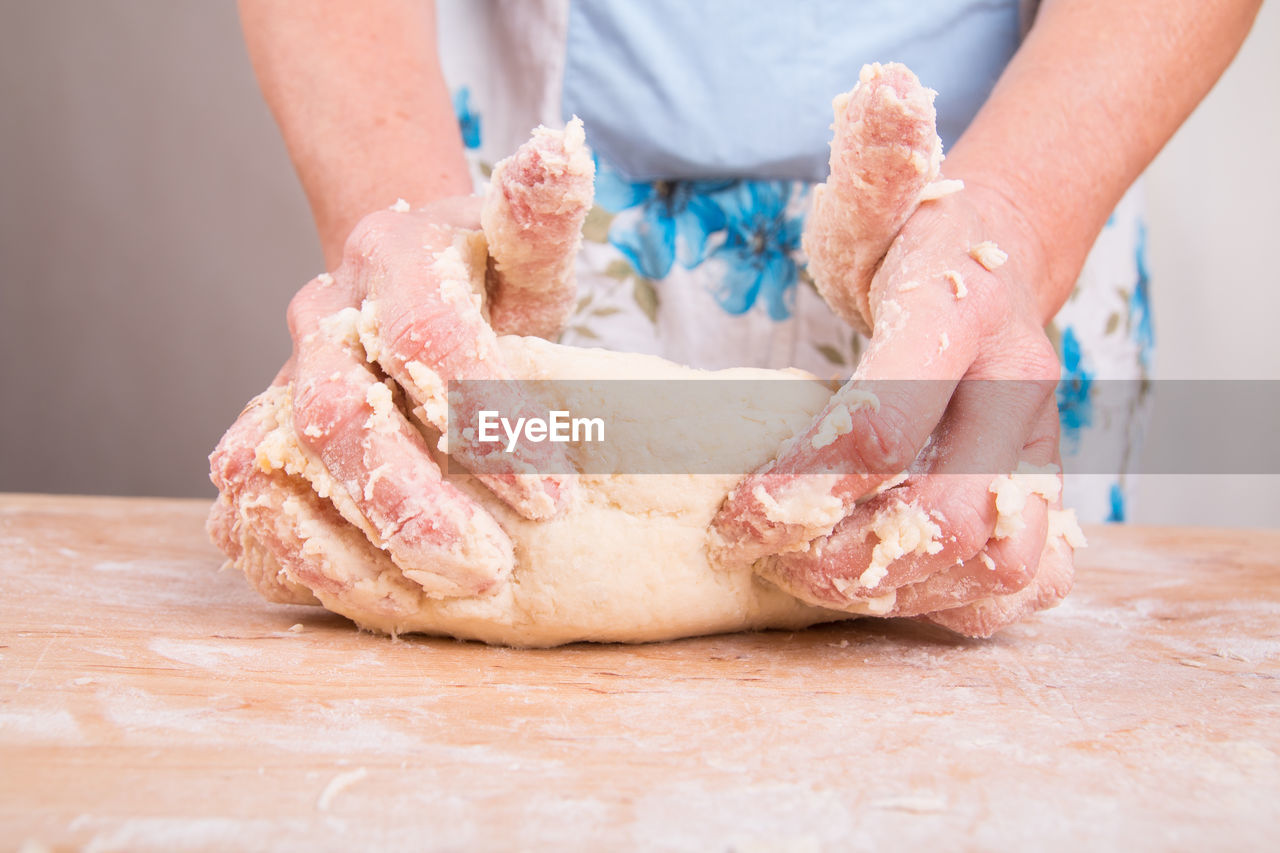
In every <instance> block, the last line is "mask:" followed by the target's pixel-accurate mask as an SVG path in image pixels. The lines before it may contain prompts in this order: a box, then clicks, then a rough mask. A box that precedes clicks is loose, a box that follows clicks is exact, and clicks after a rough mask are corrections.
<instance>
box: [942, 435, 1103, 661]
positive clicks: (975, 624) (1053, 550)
mask: <svg viewBox="0 0 1280 853" xmlns="http://www.w3.org/2000/svg"><path fill="white" fill-rule="evenodd" d="M1055 415H1056V412H1055ZM1046 446H1047V451H1045V450H1044V448H1045V447H1046ZM1035 452H1036V453H1045V452H1047V454H1048V455H1049V457H1050V459H1051V460H1052V462H1051V464H1053V465H1055V466H1057V467H1059V468H1060V467H1061V465H1062V457H1061V454H1060V452H1059V448H1058V442H1057V434H1056V432H1055V434H1054V440H1053V441H1052V443H1045V442H1042V443H1041V446H1040V447H1038V448H1036V450H1035ZM1015 503H1016V501H1015ZM1006 509H1011V507H1006ZM1025 517H1026V516H1025V515H1024V516H1023V518H1024V519H1025ZM1028 526H1031V525H1030V524H1029V525H1028ZM1045 527H1046V531H1045V538H1044V544H1043V546H1042V550H1041V552H1040V557H1039V560H1038V561H1037V563H1036V570H1035V576H1034V577H1033V578H1032V579H1031V581H1030V583H1028V584H1027V585H1026V587H1024V588H1023V589H1021V590H1018V591H1016V592H1013V593H1011V594H1007V595H1000V594H996V595H991V596H987V597H983V598H979V599H978V600H976V601H971V602H969V603H967V604H964V605H963V606H960V607H949V608H945V609H940V610H935V611H933V612H929V613H926V614H924V615H923V616H922V617H921V618H922V619H924V620H925V621H928V622H932V623H933V624H935V625H940V626H942V627H944V628H948V629H950V630H952V631H955V632H956V633H958V634H963V635H965V636H967V637H990V636H991V635H992V634H994V633H995V632H996V631H999V630H1000V629H1002V628H1005V627H1007V626H1009V625H1012V624H1013V623H1014V622H1017V621H1018V620H1020V619H1022V618H1023V617H1025V616H1027V615H1028V614H1030V613H1033V612H1035V611H1038V610H1046V609H1048V608H1050V607H1054V606H1056V605H1057V604H1058V603H1059V602H1061V601H1062V600H1063V599H1064V598H1066V597H1067V594H1068V593H1069V592H1071V585H1072V581H1073V578H1074V574H1075V551H1076V550H1077V549H1079V548H1083V547H1085V545H1086V542H1085V536H1084V533H1083V532H1082V531H1081V530H1080V525H1079V523H1077V521H1076V514H1075V511H1074V510H1070V509H1064V508H1063V506H1062V495H1061V492H1060V491H1059V494H1058V495H1057V496H1056V497H1054V498H1053V499H1051V500H1048V501H1047V502H1046V511H1045ZM1019 532H1020V531H1019ZM1017 535H1018V533H1015V534H1014V536H1017Z"/></svg>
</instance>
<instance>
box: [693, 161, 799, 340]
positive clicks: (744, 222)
mask: <svg viewBox="0 0 1280 853" xmlns="http://www.w3.org/2000/svg"><path fill="white" fill-rule="evenodd" d="M790 196H791V185H790V184H788V183H784V182H782V181H740V182H738V183H737V184H735V185H734V186H733V187H731V188H729V189H728V190H726V191H724V192H722V193H719V194H718V196H717V198H718V200H719V202H720V206H721V207H722V208H723V209H724V213H725V219H726V228H727V232H728V233H727V236H726V238H725V241H724V243H723V244H722V245H721V246H720V247H719V248H718V249H716V250H715V252H714V253H712V257H713V258H718V259H720V260H722V261H724V263H725V264H726V266H727V269H726V271H725V274H724V277H723V278H722V279H721V280H720V283H719V285H718V287H717V288H716V293H715V297H716V301H717V302H719V303H720V307H722V308H723V309H724V310H725V311H728V312H729V313H730V314H744V313H746V312H747V311H748V310H750V308H751V306H752V305H754V304H755V303H756V300H757V299H763V300H764V303H765V307H766V308H767V309H768V311H769V317H770V319H772V320H774V321H779V320H785V319H787V318H788V317H790V316H791V306H792V303H793V301H794V299H795V285H796V280H797V269H796V262H795V258H794V257H793V256H792V253H793V252H795V250H796V249H797V248H799V246H800V232H801V228H802V226H803V220H802V219H801V218H800V217H795V216H788V215H787V202H788V200H789V199H790Z"/></svg>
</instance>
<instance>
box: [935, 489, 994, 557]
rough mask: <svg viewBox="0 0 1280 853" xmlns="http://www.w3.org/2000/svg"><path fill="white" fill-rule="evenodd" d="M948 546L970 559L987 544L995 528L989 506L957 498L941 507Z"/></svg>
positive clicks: (959, 554)
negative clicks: (980, 505)
mask: <svg viewBox="0 0 1280 853" xmlns="http://www.w3.org/2000/svg"><path fill="white" fill-rule="evenodd" d="M941 513H942V516H943V518H945V519H946V524H945V526H944V531H945V536H946V539H947V542H948V547H949V548H950V549H951V550H952V551H953V552H954V553H955V554H956V555H957V556H959V557H961V558H962V559H965V560H967V559H969V558H970V557H972V556H973V555H974V554H976V553H978V552H979V551H981V550H982V549H983V547H985V546H986V544H987V542H988V540H990V538H991V533H992V531H993V530H994V529H995V520H994V519H993V518H992V517H991V513H990V512H989V510H988V507H986V506H985V504H984V506H982V507H979V506H976V505H975V504H974V502H973V501H971V500H956V501H951V502H948V503H945V504H944V505H943V507H942V508H941Z"/></svg>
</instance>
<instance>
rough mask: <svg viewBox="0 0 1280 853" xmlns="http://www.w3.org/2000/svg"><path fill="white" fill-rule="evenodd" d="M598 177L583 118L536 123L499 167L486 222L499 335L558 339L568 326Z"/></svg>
mask: <svg viewBox="0 0 1280 853" xmlns="http://www.w3.org/2000/svg"><path fill="white" fill-rule="evenodd" d="M594 177H595V164H594V163H593V162H592V160H591V153H590V152H589V151H588V150H587V146H586V137H585V135H584V134H583V129H582V121H581V120H580V119H578V118H574V119H573V120H572V121H570V122H569V123H568V125H566V126H565V128H564V130H550V129H548V128H545V127H539V128H537V129H536V130H534V132H533V138H532V139H530V140H529V141H528V142H526V143H524V144H523V145H521V146H520V148H519V149H517V150H516V153H515V154H513V155H511V156H510V157H508V158H507V159H505V160H502V161H500V162H499V163H498V164H497V165H496V166H494V168H493V175H492V178H491V181H490V184H489V192H488V194H487V196H486V197H485V205H484V211H483V213H482V214H481V222H482V223H483V227H484V234H485V238H486V240H487V241H488V244H489V256H490V257H491V258H492V259H493V266H492V269H491V276H490V281H489V296H490V301H489V319H490V322H491V323H492V324H493V327H494V329H496V330H497V331H498V332H499V333H501V334H516V335H537V336H539V337H544V338H554V337H556V336H557V335H558V334H559V333H560V330H561V329H562V328H564V324H565V323H566V322H567V321H568V319H569V314H570V312H571V311H572V309H573V303H574V293H575V290H576V287H575V282H574V274H573V272H574V262H575V260H576V259H577V255H578V248H579V246H581V244H582V223H583V221H584V220H585V219H586V217H587V212H588V211H589V210H590V209H591V200H592V197H593V195H594V189H593V185H592V182H593V179H594Z"/></svg>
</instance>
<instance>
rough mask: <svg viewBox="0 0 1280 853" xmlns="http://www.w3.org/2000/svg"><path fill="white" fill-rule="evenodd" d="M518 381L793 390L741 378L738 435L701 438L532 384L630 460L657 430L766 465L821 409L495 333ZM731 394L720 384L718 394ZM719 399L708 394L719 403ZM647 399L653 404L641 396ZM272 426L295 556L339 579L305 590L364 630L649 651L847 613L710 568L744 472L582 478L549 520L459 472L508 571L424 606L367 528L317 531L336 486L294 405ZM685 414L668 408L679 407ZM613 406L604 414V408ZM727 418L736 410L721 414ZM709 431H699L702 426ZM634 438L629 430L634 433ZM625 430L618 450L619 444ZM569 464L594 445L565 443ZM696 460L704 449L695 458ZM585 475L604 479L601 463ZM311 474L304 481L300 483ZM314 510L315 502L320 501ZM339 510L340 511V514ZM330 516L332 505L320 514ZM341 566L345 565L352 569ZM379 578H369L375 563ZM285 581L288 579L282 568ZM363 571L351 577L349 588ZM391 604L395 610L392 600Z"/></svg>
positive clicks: (797, 396)
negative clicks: (303, 436) (725, 505)
mask: <svg viewBox="0 0 1280 853" xmlns="http://www.w3.org/2000/svg"><path fill="white" fill-rule="evenodd" d="M498 342H499V346H500V347H501V349H502V351H503V353H504V355H505V356H506V359H507V362H508V364H509V365H510V366H511V369H512V371H513V372H514V373H515V375H516V376H518V377H520V378H525V379H551V378H555V379H584V380H585V379H624V378H625V379H663V380H667V379H681V380H688V379H737V380H742V379H749V380H788V385H787V387H786V401H785V405H783V404H780V401H781V397H775V396H774V395H766V394H753V393H749V392H750V389H752V388H758V387H759V386H758V385H757V384H756V383H754V382H753V383H741V384H740V385H735V386H732V387H735V388H739V389H740V391H739V392H738V393H739V397H738V399H737V400H734V401H732V403H733V406H734V407H736V406H740V407H741V409H740V412H741V413H742V414H744V415H746V417H744V418H738V417H737V416H736V415H734V416H732V417H733V418H734V422H735V426H734V428H733V429H732V430H714V429H712V430H706V429H694V428H693V425H691V424H690V423H689V422H688V421H681V420H680V419H678V418H675V417H674V415H676V414H678V413H677V412H674V411H673V412H671V413H670V414H671V415H672V416H673V417H672V418H670V419H668V418H666V417H663V416H662V415H663V413H656V414H657V415H658V416H657V417H655V413H654V412H653V411H652V406H651V405H646V406H645V408H646V411H645V412H634V411H627V406H626V405H625V402H623V401H620V400H618V399H617V398H618V397H619V396H622V397H623V398H624V400H625V397H626V395H616V394H612V395H609V396H608V399H605V398H604V397H602V396H600V395H599V394H598V389H599V387H600V386H592V385H591V384H590V383H585V382H584V383H538V384H536V385H533V386H531V387H532V388H534V389H538V390H539V391H540V392H541V393H545V394H547V395H548V396H551V397H552V399H547V400H546V402H547V404H548V406H549V408H550V407H554V408H561V409H567V410H569V411H571V412H573V413H574V414H575V415H576V414H578V413H583V414H589V415H591V416H603V417H604V418H605V421H606V423H607V424H608V429H609V430H611V431H613V432H612V433H611V440H610V442H609V444H610V445H611V446H615V447H616V446H617V445H618V444H621V445H623V446H625V447H629V448H632V451H633V452H634V453H636V454H638V457H637V459H636V460H633V467H628V468H626V470H636V468H635V467H634V464H642V462H643V460H641V459H639V457H642V456H644V455H648V454H655V453H656V454H659V456H658V458H662V456H661V454H662V450H661V449H655V448H654V447H653V446H652V443H651V442H648V443H647V442H646V441H645V440H644V438H643V436H642V434H641V431H644V432H648V431H651V428H652V425H653V424H654V423H655V422H657V423H663V422H666V423H667V424H669V429H668V431H667V433H666V434H665V437H664V440H665V441H668V442H674V443H677V444H679V445H680V446H698V447H700V448H702V449H705V450H706V451H707V452H708V453H710V452H713V451H719V452H722V453H723V452H724V447H723V443H724V436H725V435H733V436H734V437H735V438H736V439H737V440H738V446H736V448H735V449H734V450H733V451H732V453H730V456H733V457H734V458H735V460H736V463H735V464H736V467H734V468H727V467H726V468H725V470H736V471H741V472H746V471H750V470H753V469H754V468H756V467H757V466H759V465H761V464H763V463H764V462H766V461H768V459H769V458H771V456H772V455H773V453H774V452H776V450H777V447H778V445H779V444H780V443H781V442H782V441H783V440H785V439H786V438H788V437H790V436H792V435H794V434H795V433H796V432H797V431H798V430H800V429H802V428H803V427H804V426H806V425H807V424H808V423H809V422H810V421H811V419H812V418H813V416H814V414H816V413H817V412H819V411H820V410H821V409H822V408H823V406H825V405H826V403H827V402H828V400H829V398H830V393H831V390H830V388H829V387H828V386H826V385H824V384H822V383H820V382H817V381H816V380H813V379H812V378H808V377H806V376H805V375H804V374H801V373H800V372H798V371H772V370H757V369H734V370H723V371H714V372H713V371H701V370H694V369H692V368H687V367H683V366H680V365H676V364H673V363H671V362H668V361H665V360H663V359H661V358H657V357H655V356H649V355H642V354H634V353H615V352H608V351H605V350H598V349H581V348H577V347H564V346H559V345H557V344H552V343H548V342H546V341H544V340H541V339H538V338H525V337H514V336H506V337H501V338H499V339H498ZM727 387H730V386H727V385H719V384H717V385H716V386H715V388H716V389H717V390H718V391H720V390H722V389H724V388H727ZM712 396H715V393H713V394H712ZM646 399H647V402H648V403H651V402H652V401H651V400H649V399H648V398H646ZM274 405H275V407H276V417H277V418H278V425H277V427H276V429H275V430H273V431H272V432H271V433H270V434H268V436H267V438H266V439H265V440H264V441H263V442H262V444H261V445H260V446H259V460H260V465H263V466H264V467H269V468H272V469H275V470H278V471H282V472H283V471H288V472H291V473H292V474H293V475H294V476H293V479H294V481H295V482H296V483H298V485H299V488H298V489H297V495H296V499H294V500H292V501H287V502H286V508H285V514H286V515H288V514H289V513H293V514H294V516H295V517H294V521H295V522H296V524H297V526H298V527H299V528H300V529H302V530H303V531H304V537H305V539H306V544H305V545H304V546H303V551H304V552H310V556H311V557H312V558H313V560H314V561H316V562H319V563H321V564H323V565H324V566H325V572H326V574H328V575H330V576H333V577H336V578H340V579H343V580H344V583H343V584H342V585H337V586H333V587H332V588H328V587H327V586H326V585H325V584H323V583H321V584H316V583H314V582H312V583H310V584H308V585H309V586H311V587H312V589H313V591H314V592H315V594H316V596H317V598H319V600H320V601H321V603H323V604H324V605H325V606H326V607H327V608H329V609H330V610H334V611H336V612H338V613H341V614H343V615H345V616H347V617H349V618H351V619H352V620H354V621H355V622H357V623H358V624H359V625H361V626H362V627H364V628H368V629H373V630H377V631H383V632H386V633H390V634H401V633H408V632H415V633H425V634H441V635H449V636H453V637H458V638H460V639H469V640H482V641H484V642H488V643H501V644H505V645H512V646H552V645H558V644H561V643H570V642H575V641H580V640H592V641H602V642H615V641H616V642H646V641H653V640H666V639H673V638H678V637H688V636H695V635H699V634H709V633H719V632H727V631H739V630H746V629H756V628H793V629H794V628H801V627H804V626H808V625H812V624H815V623H817V622H824V621H833V620H839V619H848V618H851V617H852V616H854V615H856V614H851V613H847V612H838V611H834V610H826V609H823V608H818V607H813V606H810V605H807V604H803V603H801V602H800V601H798V600H797V599H795V598H793V597H792V596H790V595H787V594H786V593H783V592H781V591H780V590H778V589H777V588H776V587H774V586H773V585H771V584H770V583H769V582H768V581H765V580H762V579H760V578H758V577H756V576H755V575H753V573H752V571H751V568H750V566H738V567H734V568H727V567H720V566H716V565H713V564H712V563H711V561H710V560H709V559H708V553H707V545H708V537H709V525H710V523H711V520H712V518H713V517H714V516H715V514H716V511H717V510H718V508H719V507H720V504H721V501H723V499H724V497H725V495H726V494H728V492H729V490H730V489H731V488H732V487H733V486H734V484H735V483H736V482H737V481H738V480H739V479H741V476H742V475H741V474H701V473H699V474H610V475H601V474H581V475H578V476H576V477H574V478H573V479H574V480H575V482H576V486H577V488H576V492H575V495H574V497H573V499H572V502H571V503H570V505H569V506H568V508H567V509H566V510H565V511H564V512H562V513H561V514H560V515H558V516H557V517H555V518H553V519H551V520H548V521H529V520H527V519H525V518H523V517H521V516H520V515H519V514H517V513H516V512H514V511H513V510H511V509H509V508H508V507H507V506H506V505H505V504H503V503H502V502H501V501H499V500H498V499H497V498H495V497H494V496H493V494H492V493H491V492H489V491H488V490H487V489H485V488H484V487H483V486H482V485H481V484H480V483H479V482H478V481H476V480H475V479H473V478H471V477H468V476H465V475H464V476H458V477H454V478H453V480H454V482H455V485H457V486H458V487H459V488H461V489H463V490H464V491H466V492H467V493H468V494H469V495H471V496H472V497H474V498H475V499H476V500H478V501H479V502H480V503H481V504H482V505H483V506H484V507H485V508H486V509H487V510H488V511H489V512H490V513H491V514H492V515H493V516H494V518H496V519H497V521H498V523H499V525H500V526H501V527H502V528H503V529H504V530H505V531H506V533H507V534H508V535H509V536H510V538H511V540H512V542H513V544H514V546H515V557H516V566H515V569H514V572H513V573H512V575H511V576H510V578H509V579H508V580H507V581H505V582H504V583H502V584H500V585H499V587H498V588H497V589H496V591H494V592H492V593H489V594H486V595H479V596H473V597H465V598H430V597H427V596H426V595H424V594H422V593H421V591H420V590H418V589H416V588H414V587H413V586H412V585H411V584H410V583H409V582H408V581H407V580H406V579H405V577H404V576H403V573H401V572H400V571H399V570H398V569H397V568H396V567H395V566H394V565H393V564H392V563H391V562H390V560H389V559H387V558H386V555H385V554H383V553H382V552H380V551H378V550H377V549H375V548H373V547H372V546H370V545H369V544H368V543H367V541H365V540H364V537H363V535H362V534H361V533H360V531H359V530H358V529H356V528H354V527H346V526H343V525H341V524H323V523H321V522H322V521H323V519H318V518H316V517H315V511H313V509H309V508H308V505H307V503H306V502H307V501H308V500H310V497H309V495H310V489H311V488H312V485H313V484H314V486H315V488H316V491H318V492H319V494H320V495H322V496H325V495H333V496H335V498H336V496H338V495H339V494H340V493H341V489H340V488H336V484H331V483H330V484H326V483H325V482H323V480H322V479H318V478H322V477H323V474H321V473H320V472H317V471H316V470H315V467H314V466H313V465H309V463H308V460H307V459H306V458H305V457H304V456H303V455H302V451H301V449H300V448H299V447H298V445H297V442H296V441H295V440H294V439H293V437H292V427H291V424H289V423H288V414H287V412H288V406H287V397H286V396H284V395H281V396H279V397H278V399H277V401H276V403H275V404H274ZM680 405H685V403H684V401H679V400H677V401H675V402H673V403H672V406H673V407H676V406H680ZM602 407H606V408H602ZM726 408H730V407H728V406H726ZM700 423H701V425H703V426H705V422H700ZM628 430H632V431H633V432H634V434H630V435H628ZM613 435H616V436H618V438H619V439H621V441H618V440H617V439H613V438H612V436H613ZM568 447H569V448H570V455H571V458H572V459H573V460H574V462H575V465H579V464H581V463H582V462H583V460H585V459H586V454H587V453H589V452H591V451H592V450H593V449H597V448H598V447H600V445H586V444H580V445H576V446H575V445H568ZM692 455H693V456H695V457H696V456H697V455H698V454H697V453H695V454H692ZM594 470H600V469H599V468H595V469H594ZM304 471H305V472H307V474H306V476H307V477H308V479H309V480H310V482H306V481H301V480H300V479H299V478H298V477H297V474H298V473H300V472H304ZM316 502H318V499H317V501H316ZM339 508H340V509H341V508H342V507H341V506H340V505H339ZM325 509H328V508H327V507H326V508H325ZM348 563H349V565H346V564H348ZM370 565H375V566H376V567H377V571H375V572H373V573H370V572H369V571H368V566H370ZM286 574H287V573H286ZM357 575H361V576H362V578H361V579H360V580H356V581H352V580H350V579H351V578H353V577H356V576H357ZM389 602H390V603H392V604H394V606H389Z"/></svg>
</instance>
